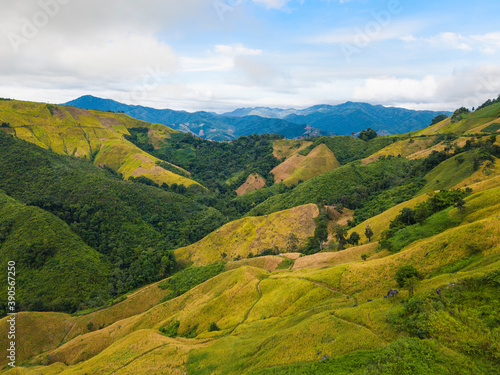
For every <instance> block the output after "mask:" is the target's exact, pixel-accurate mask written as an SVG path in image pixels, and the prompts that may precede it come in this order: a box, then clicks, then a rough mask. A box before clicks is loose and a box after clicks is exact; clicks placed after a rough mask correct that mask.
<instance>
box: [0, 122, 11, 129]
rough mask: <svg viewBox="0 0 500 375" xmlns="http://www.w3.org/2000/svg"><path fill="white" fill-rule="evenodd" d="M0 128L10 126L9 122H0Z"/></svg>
mask: <svg viewBox="0 0 500 375" xmlns="http://www.w3.org/2000/svg"><path fill="white" fill-rule="evenodd" d="M0 128H10V123H8V122H2V124H1V125H0Z"/></svg>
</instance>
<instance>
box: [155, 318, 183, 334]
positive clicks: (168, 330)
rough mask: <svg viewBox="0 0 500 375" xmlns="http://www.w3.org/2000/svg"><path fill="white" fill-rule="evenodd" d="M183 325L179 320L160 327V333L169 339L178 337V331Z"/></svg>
mask: <svg viewBox="0 0 500 375" xmlns="http://www.w3.org/2000/svg"><path fill="white" fill-rule="evenodd" d="M180 325H181V323H180V322H179V321H178V320H174V321H170V322H168V323H165V324H164V325H163V326H162V327H160V332H161V333H163V334H164V335H165V336H167V337H177V330H178V329H179V326H180Z"/></svg>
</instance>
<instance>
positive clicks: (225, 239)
mask: <svg viewBox="0 0 500 375" xmlns="http://www.w3.org/2000/svg"><path fill="white" fill-rule="evenodd" d="M318 214H319V211H318V208H317V206H316V205H314V204H308V205H305V206H299V207H295V208H292V209H290V210H285V211H280V212H276V213H274V214H271V215H266V216H259V217H247V218H243V219H240V220H237V221H233V222H231V223H229V224H226V225H224V226H223V227H222V228H220V229H219V230H217V231H215V232H213V233H211V234H209V235H208V236H207V237H205V238H204V239H202V240H201V241H199V242H197V243H195V244H193V245H190V246H187V247H183V248H180V249H177V250H175V252H174V253H175V257H176V259H177V260H178V261H180V262H182V263H184V264H189V263H192V264H194V265H197V266H202V265H207V264H210V263H214V262H217V261H224V260H226V261H228V260H234V259H236V258H237V257H240V258H248V256H249V254H250V253H252V254H253V255H258V254H260V253H262V252H263V251H264V250H266V249H270V248H272V247H273V246H277V247H278V248H279V249H282V251H284V249H285V248H286V244H287V241H288V238H289V236H290V234H291V233H294V234H295V235H296V236H297V237H298V239H299V241H300V243H303V242H304V241H305V240H306V238H307V237H309V236H312V235H313V233H314V229H315V222H314V220H313V219H314V218H316V217H317V216H318ZM224 254H225V255H224Z"/></svg>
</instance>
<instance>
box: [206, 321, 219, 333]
mask: <svg viewBox="0 0 500 375" xmlns="http://www.w3.org/2000/svg"><path fill="white" fill-rule="evenodd" d="M214 331H220V328H219V326H218V325H217V323H215V322H212V323H210V327H208V332H214Z"/></svg>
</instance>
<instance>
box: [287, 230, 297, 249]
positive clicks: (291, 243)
mask: <svg viewBox="0 0 500 375" xmlns="http://www.w3.org/2000/svg"><path fill="white" fill-rule="evenodd" d="M298 249H299V239H298V238H297V236H296V235H295V234H294V233H290V235H289V236H288V241H287V244H286V251H287V252H288V253H294V252H296V251H297V250H298Z"/></svg>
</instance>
